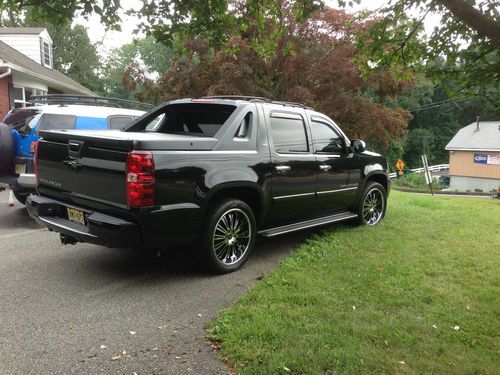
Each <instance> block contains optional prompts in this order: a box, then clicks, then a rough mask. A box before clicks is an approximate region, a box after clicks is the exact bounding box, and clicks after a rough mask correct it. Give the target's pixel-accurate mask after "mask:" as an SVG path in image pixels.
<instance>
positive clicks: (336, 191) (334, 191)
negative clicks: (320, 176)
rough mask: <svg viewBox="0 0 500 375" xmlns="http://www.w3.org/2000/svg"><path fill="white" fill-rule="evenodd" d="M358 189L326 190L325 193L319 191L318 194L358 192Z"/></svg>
mask: <svg viewBox="0 0 500 375" xmlns="http://www.w3.org/2000/svg"><path fill="white" fill-rule="evenodd" d="M357 188H358V187H350V188H345V189H336V190H324V191H318V192H317V194H328V193H338V192H339V191H348V190H356V189H357Z"/></svg>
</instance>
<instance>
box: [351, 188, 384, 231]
mask: <svg viewBox="0 0 500 375" xmlns="http://www.w3.org/2000/svg"><path fill="white" fill-rule="evenodd" d="M386 207H387V193H386V191H385V189H384V187H383V186H382V185H380V184H379V183H378V182H368V183H367V184H366V188H365V191H364V192H363V195H362V197H361V200H360V202H359V205H358V216H359V223H360V224H362V225H376V224H378V223H379V222H380V220H382V219H383V218H384V216H385V209H386Z"/></svg>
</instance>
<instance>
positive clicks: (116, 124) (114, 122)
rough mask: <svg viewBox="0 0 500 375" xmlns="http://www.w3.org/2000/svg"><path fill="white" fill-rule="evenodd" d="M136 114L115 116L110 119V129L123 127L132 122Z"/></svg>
mask: <svg viewBox="0 0 500 375" xmlns="http://www.w3.org/2000/svg"><path fill="white" fill-rule="evenodd" d="M135 118H136V117H134V116H113V117H110V118H109V119H108V123H109V128H110V129H123V128H124V127H125V125H128V124H130V122H131V121H132V120H134V119H135Z"/></svg>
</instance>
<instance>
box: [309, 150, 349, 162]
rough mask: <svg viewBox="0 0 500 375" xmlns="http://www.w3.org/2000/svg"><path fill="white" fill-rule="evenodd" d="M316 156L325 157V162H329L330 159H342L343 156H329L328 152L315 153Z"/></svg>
mask: <svg viewBox="0 0 500 375" xmlns="http://www.w3.org/2000/svg"><path fill="white" fill-rule="evenodd" d="M314 154H315V155H319V156H322V157H324V158H325V160H328V158H340V157H341V156H342V155H337V154H328V153H326V152H315V153H314ZM325 160H324V161H325Z"/></svg>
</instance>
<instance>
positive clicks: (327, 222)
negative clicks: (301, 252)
mask: <svg viewBox="0 0 500 375" xmlns="http://www.w3.org/2000/svg"><path fill="white" fill-rule="evenodd" d="M355 217H358V215H356V214H352V215H346V216H342V217H337V218H334V219H329V220H325V221H322V222H319V223H312V224H305V225H302V226H300V227H297V228H292V229H284V230H282V231H278V232H275V233H272V234H267V235H265V237H275V236H280V235H282V234H285V233H290V232H295V231H297V230H302V229H307V228H312V227H317V226H320V225H325V224H331V223H335V222H336V221H343V220H349V219H354V218H355ZM278 228H280V227H278ZM278 228H275V229H278ZM262 232H265V231H261V232H258V233H257V234H262Z"/></svg>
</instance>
